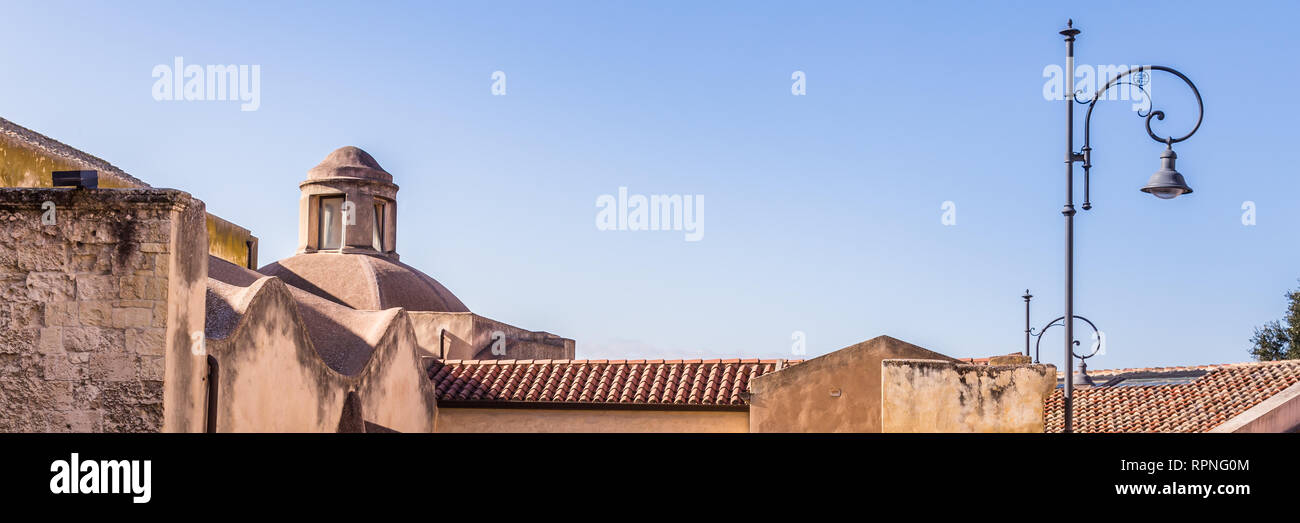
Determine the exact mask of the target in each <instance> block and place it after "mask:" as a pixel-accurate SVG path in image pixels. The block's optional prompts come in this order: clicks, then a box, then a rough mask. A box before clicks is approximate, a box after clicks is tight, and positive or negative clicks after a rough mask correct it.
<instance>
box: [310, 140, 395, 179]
mask: <svg viewBox="0 0 1300 523" xmlns="http://www.w3.org/2000/svg"><path fill="white" fill-rule="evenodd" d="M329 178H359V179H363V180H378V181H382V182H388V183H393V175H391V174H388V171H385V170H384V168H383V167H380V166H379V162H377V161H375V157H373V156H370V153H367V152H365V151H363V150H361V149H360V148H357V147H353V146H351V145H349V146H347V147H340V148H338V149H335V150H334V152H332V153H330V154H329V156H326V157H325V159H324V160H322V161H321V162H320V164H319V165H317V166H315V167H312V168H311V169H310V170H308V171H307V180H308V181H311V180H326V179H329Z"/></svg>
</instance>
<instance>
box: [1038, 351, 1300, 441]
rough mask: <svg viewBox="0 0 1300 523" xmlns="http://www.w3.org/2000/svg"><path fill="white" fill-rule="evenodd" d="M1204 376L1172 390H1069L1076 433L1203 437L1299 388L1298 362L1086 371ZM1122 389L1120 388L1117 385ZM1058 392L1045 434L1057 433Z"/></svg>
mask: <svg viewBox="0 0 1300 523" xmlns="http://www.w3.org/2000/svg"><path fill="white" fill-rule="evenodd" d="M1197 370H1200V371H1207V373H1206V374H1205V375H1204V376H1201V377H1199V378H1196V379H1195V380H1193V381H1191V382H1188V383H1181V384H1175V385H1140V386H1129V387H1124V386H1101V387H1084V388H1076V389H1075V390H1074V394H1075V397H1074V430H1075V431H1076V432H1207V431H1209V430H1210V429H1213V428H1214V427H1217V426H1219V425H1221V424H1223V423H1224V422H1226V421H1228V420H1230V419H1232V418H1233V417H1235V416H1237V415H1239V414H1241V413H1243V412H1245V411H1246V410H1248V409H1250V408H1251V407H1254V406H1255V405H1258V404H1259V403H1260V402H1262V401H1264V400H1265V399H1268V398H1270V397H1272V396H1273V395H1275V394H1277V393H1279V392H1281V391H1282V390H1283V389H1286V388H1287V387H1290V386H1291V385H1294V384H1295V383H1296V382H1300V361H1298V360H1289V361H1273V362H1257V363H1234V364H1229V365H1202V366H1197V367H1160V368H1150V369H1122V370H1113V371H1106V370H1099V371H1091V370H1090V371H1088V375H1089V376H1092V377H1093V379H1094V380H1096V381H1097V382H1098V383H1102V381H1101V380H1097V378H1098V377H1099V376H1101V377H1104V376H1108V375H1118V374H1124V373H1141V374H1150V373H1154V374H1160V373H1177V372H1187V371H1197ZM1121 383H1122V382H1121ZM1061 394H1062V391H1061V390H1060V389H1057V390H1056V391H1055V392H1053V393H1052V395H1051V397H1049V398H1048V399H1047V402H1046V405H1045V407H1046V415H1047V420H1046V422H1047V430H1046V431H1047V432H1060V431H1061V427H1062V425H1063V420H1062V412H1061V411H1062V402H1061Z"/></svg>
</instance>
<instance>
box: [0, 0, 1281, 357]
mask: <svg viewBox="0 0 1300 523" xmlns="http://www.w3.org/2000/svg"><path fill="white" fill-rule="evenodd" d="M266 4H269V5H263V3H261V2H250V3H240V2H222V3H219V4H194V5H191V4H188V3H184V4H183V3H178V2H157V3H146V2H132V3H130V4H129V5H117V4H110V3H64V2H24V3H16V4H13V5H9V6H7V8H6V10H5V16H4V17H2V18H0V35H3V36H4V40H5V41H6V42H8V44H7V45H5V46H4V50H3V51H0V75H2V76H0V78H2V79H3V81H0V116H3V117H5V118H8V119H10V120H12V121H14V122H16V123H18V124H20V125H24V126H27V127H29V128H32V129H35V130H37V131H39V132H42V133H45V134H47V135H49V136H52V137H54V138H56V139H58V140H60V141H63V142H65V143H68V144H70V145H72V146H74V147H77V148H80V149H83V150H85V151H88V152H90V153H92V154H95V155H97V156H100V157H102V158H104V159H106V160H108V161H110V162H112V163H114V164H115V165H117V166H119V167H121V168H123V169H124V170H126V171H127V172H130V173H132V174H134V175H135V176H137V177H139V178H142V179H144V180H146V181H147V182H149V183H151V184H153V185H155V186H159V187H174V188H178V189H183V190H186V191H189V192H190V193H192V194H194V195H196V196H198V197H199V198H201V199H203V200H204V201H205V202H206V203H207V205H208V209H209V210H210V211H211V212H214V213H216V214H218V215H220V216H222V217H224V218H227V219H230V220H232V221H234V222H237V223H240V224H242V225H244V226H247V227H250V228H251V229H253V230H254V233H255V234H256V235H258V236H259V237H260V239H261V258H262V259H261V262H262V263H263V264H265V263H269V262H271V261H274V260H276V259H279V258H283V257H287V256H289V255H291V254H292V253H293V248H294V245H295V240H296V234H297V233H296V223H297V212H298V207H297V196H298V188H297V184H298V182H300V181H301V180H302V179H303V178H304V177H305V173H306V170H307V169H309V168H311V167H312V166H313V165H315V164H316V163H317V162H319V161H320V160H321V159H322V158H324V156H325V155H326V154H327V153H329V152H330V151H331V150H333V149H335V148H337V147H340V146H343V145H356V146H359V147H361V148H363V149H365V150H367V151H368V152H370V153H371V154H372V155H374V156H375V157H376V158H377V159H378V160H379V162H380V163H381V164H382V165H383V166H384V167H385V168H386V169H387V170H388V171H390V172H392V173H393V174H394V176H395V177H396V181H397V183H398V184H399V185H400V186H401V191H400V193H399V195H398V203H399V209H400V214H399V226H398V232H399V238H398V245H397V247H398V251H399V252H400V253H401V255H402V260H403V261H405V262H407V263H410V264H412V265H414V266H416V267H419V268H421V269H422V270H424V271H426V272H428V273H429V274H430V275H432V276H434V277H435V278H437V279H438V280H440V281H441V282H442V283H443V284H445V285H447V286H448V287H449V288H450V289H452V291H453V292H455V293H456V294H457V295H458V296H459V297H460V298H461V299H462V300H463V301H464V302H465V303H466V304H467V305H468V306H469V307H470V308H471V309H472V310H474V311H475V312H478V313H480V314H484V315H486V316H489V317H492V318H496V319H500V320H503V321H506V322H510V323H513V324H516V325H519V326H521V327H525V328H530V329H544V330H548V331H551V332H555V333H558V334H561V335H564V336H567V337H572V338H575V339H576V340H577V342H578V355H579V357H636V358H639V357H737V356H741V357H791V354H790V352H791V344H792V341H791V336H792V333H793V332H795V331H801V332H803V333H805V335H806V340H807V342H806V343H807V352H808V353H807V356H809V357H811V356H815V355H818V354H822V353H826V352H829V351H833V350H835V349H838V348H841V347H844V346H847V345H850V344H852V343H856V342H858V341H862V340H865V339H868V338H871V337H874V336H877V335H880V334H889V335H891V336H894V337H897V338H900V339H903V340H907V341H910V342H913V343H916V344H919V345H921V346H924V347H927V348H930V349H933V350H937V351H939V352H943V353H946V354H950V355H953V356H960V357H968V356H976V357H979V356H988V355H992V354H1005V353H1008V352H1013V351H1017V350H1020V348H1021V347H1022V343H1023V301H1022V300H1021V299H1020V295H1021V294H1022V293H1023V291H1024V290H1025V288H1026V287H1028V288H1030V289H1031V290H1032V292H1033V294H1034V295H1035V296H1036V298H1035V301H1034V309H1033V314H1034V318H1035V321H1034V323H1035V324H1041V323H1043V322H1045V321H1046V320H1048V319H1050V318H1052V317H1055V316H1058V315H1060V314H1061V313H1062V310H1063V305H1062V299H1063V292H1062V286H1063V254H1062V246H1063V242H1064V240H1063V224H1062V222H1063V220H1062V217H1061V215H1060V209H1061V206H1062V204H1063V203H1064V185H1065V181H1064V173H1063V166H1062V157H1063V155H1064V151H1063V149H1064V136H1063V134H1064V114H1063V113H1064V109H1063V102H1057V101H1048V100H1045V99H1044V98H1043V95H1042V89H1043V83H1044V81H1045V79H1044V78H1043V76H1042V73H1043V68H1044V67H1045V66H1047V65H1049V64H1054V63H1055V64H1061V63H1062V62H1063V56H1064V44H1063V43H1062V42H1061V38H1060V36H1059V35H1057V34H1056V33H1057V31H1059V30H1060V29H1062V28H1063V27H1064V24H1065V20H1066V18H1068V17H1073V18H1074V20H1075V25H1076V26H1077V27H1079V28H1081V29H1082V30H1083V31H1084V32H1083V34H1082V35H1081V36H1080V38H1079V41H1078V64H1080V65H1084V64H1089V65H1114V64H1128V65H1134V64H1142V63H1155V64H1162V65H1168V66H1171V67H1174V68H1176V69H1179V70H1181V71H1183V72H1184V73H1186V74H1188V75H1189V76H1190V77H1191V78H1192V79H1193V81H1195V82H1196V84H1197V86H1198V87H1199V88H1200V91H1201V94H1202V96H1203V97H1204V98H1205V103H1206V116H1205V123H1204V125H1203V126H1202V128H1201V130H1200V131H1199V132H1198V133H1197V134H1196V135H1195V136H1194V137H1192V138H1191V139H1190V140H1188V141H1187V142H1184V143H1182V144H1178V145H1177V146H1175V150H1176V151H1177V152H1178V154H1179V165H1178V167H1179V170H1180V171H1181V172H1182V173H1183V174H1184V175H1186V176H1187V179H1188V183H1189V184H1190V185H1191V186H1192V187H1193V188H1194V189H1195V191H1196V192H1195V193H1194V194H1193V195H1190V196H1188V197H1183V198H1178V199H1175V200H1172V201H1159V200H1156V199H1154V198H1152V197H1150V196H1148V195H1146V194H1142V193H1140V192H1138V191H1137V189H1138V188H1139V187H1141V186H1142V185H1143V184H1145V182H1146V179H1147V177H1148V176H1150V174H1151V173H1152V172H1154V171H1155V170H1156V169H1157V168H1158V167H1159V161H1158V157H1159V153H1160V151H1161V149H1162V146H1161V145H1159V144H1157V143H1155V142H1153V141H1151V140H1150V139H1149V138H1148V137H1147V136H1146V133H1145V131H1144V130H1143V127H1142V120H1141V119H1140V118H1138V117H1136V116H1135V115H1134V114H1133V113H1132V111H1131V110H1130V109H1129V103H1128V102H1124V101H1116V102H1111V103H1110V104H1108V105H1107V104H1105V103H1104V102H1103V105H1102V106H1100V107H1099V108H1098V109H1097V113H1096V115H1095V116H1094V122H1093V135H1094V136H1093V146H1094V149H1095V150H1094V161H1093V164H1094V166H1095V167H1094V169H1093V181H1094V184H1093V187H1092V195H1093V203H1094V205H1095V208H1094V209H1093V210H1092V211H1089V212H1081V213H1080V215H1079V217H1078V219H1077V230H1076V241H1077V244H1076V245H1077V246H1076V249H1077V262H1076V265H1077V270H1076V283H1077V290H1076V309H1077V313H1079V314H1082V315H1085V316H1088V317H1089V318H1091V319H1092V320H1094V321H1095V322H1096V323H1097V324H1098V325H1099V326H1100V327H1101V328H1102V330H1103V331H1105V333H1106V336H1107V342H1108V346H1107V352H1106V354H1105V355H1103V356H1098V357H1097V358H1096V359H1094V360H1092V361H1093V363H1091V364H1090V366H1091V367H1093V368H1101V367H1132V366H1150V365H1177V364H1201V363H1218V362H1231V361H1244V360H1246V359H1247V358H1248V354H1247V349H1248V342H1247V340H1248V338H1249V337H1250V334H1251V331H1252V329H1253V328H1254V326H1256V325H1259V324H1262V323H1264V322H1265V321H1268V320H1272V319H1276V318H1279V317H1280V316H1281V315H1282V312H1283V309H1284V305H1285V300H1284V298H1283V292H1284V291H1285V290H1287V289H1289V288H1293V287H1295V286H1296V285H1297V282H1296V279H1297V278H1300V263H1297V262H1296V261H1295V260H1297V259H1300V257H1298V256H1297V255H1298V254H1300V252H1297V243H1296V242H1295V238H1296V233H1295V230H1296V224H1297V222H1298V221H1300V206H1297V205H1296V202H1297V200H1298V199H1300V196H1297V194H1300V191H1297V189H1300V181H1298V180H1297V177H1296V176H1295V173H1294V172H1292V171H1293V168H1291V167H1290V166H1291V165H1292V164H1293V162H1294V160H1293V158H1291V157H1293V156H1294V152H1293V150H1294V143H1295V141H1296V138H1297V132H1296V131H1295V127H1294V122H1295V121H1297V117H1298V116H1300V107H1298V104H1297V101H1296V98H1295V97H1294V96H1293V92H1292V91H1293V90H1294V87H1295V86H1296V85H1298V84H1300V82H1298V81H1297V80H1300V74H1298V73H1297V70H1296V68H1295V67H1293V66H1292V64H1293V63H1294V54H1295V52H1296V46H1295V43H1294V41H1293V40H1292V39H1291V35H1292V33H1293V29H1294V28H1293V27H1292V25H1293V24H1294V21H1295V20H1296V19H1297V16H1296V14H1297V13H1296V11H1297V8H1296V4H1294V3H1276V4H1268V3H1261V4H1249V5H1242V4H1227V5H1225V4H1221V3H1208V2H1207V3H1203V4H1202V3H1193V2H1169V3H1164V2H1117V3H1107V2H1102V3H1092V4H1087V5H1083V4H1071V5H1070V6H1065V5H1062V6H1060V7H1055V6H1047V5H1043V3H1041V2H1025V3H989V4H981V5H976V3H968V2H916V3H907V4H905V5H904V4H898V5H889V6H885V5H879V4H871V3H865V2H863V3H859V2H846V3H829V2H818V3H814V4H813V5H804V4H803V3H794V2H772V3H750V2H745V3H724V2H709V3H704V4H705V5H701V4H702V3H699V2H656V3H649V2H637V3H614V2H520V3H516V2H492V3H468V2H466V3H447V4H433V5H426V4H425V3H411V4H403V3H385V2H367V3H355V4H353V3H287V2H284V3H282V2H272V3H266ZM176 56H181V57H184V60H185V62H186V63H188V64H246V65H247V64H255V65H259V66H260V69H261V106H260V108H259V109H258V110H257V111H253V112H242V111H240V110H239V106H238V102H167V101H161V102H160V101H155V100H154V99H153V98H152V96H151V88H152V85H153V82H154V79H153V78H152V77H151V70H152V69H153V67H154V66H155V65H158V64H170V63H171V62H172V60H173V58H174V57H176ZM498 70H499V71H503V72H505V73H506V74H507V95H506V96H493V95H492V93H491V85H492V79H491V75H492V73H493V72H494V71H498ZM794 71H804V72H805V74H806V78H807V80H806V93H807V94H806V95H804V96H794V95H792V94H791V83H792V81H791V74H792V73H793V72H794ZM1152 89H1153V91H1154V92H1155V98H1156V108H1158V109H1164V110H1165V111H1166V112H1167V113H1168V115H1169V118H1168V119H1166V120H1165V121H1164V122H1161V123H1159V124H1157V126H1156V129H1157V131H1165V132H1166V133H1167V132H1177V133H1179V134H1182V133H1183V132H1184V129H1186V128H1187V126H1188V125H1190V124H1191V122H1192V119H1193V118H1194V114H1193V113H1194V106H1193V105H1192V104H1191V102H1190V100H1191V99H1190V97H1189V96H1188V94H1187V93H1186V91H1184V90H1183V88H1182V87H1181V86H1180V85H1178V84H1176V83H1174V80H1173V79H1172V77H1169V76H1163V75H1162V76H1156V77H1155V78H1154V79H1153V84H1152ZM1080 116H1081V113H1080ZM1080 132H1081V131H1080ZM619 187H628V190H629V192H631V193H636V194H647V195H648V194H682V195H686V194H690V195H697V194H702V195H705V197H706V202H707V203H706V206H705V211H704V214H705V236H704V238H703V239H702V241H698V242H686V241H684V240H683V236H682V234H681V233H680V232H659V231H635V232H633V231H600V230H597V229H596V227H595V216H596V211H597V209H596V207H595V201H596V198H597V197H598V196H600V195H602V194H616V193H617V191H618V188H619ZM1076 190H1077V191H1078V192H1079V194H1080V195H1081V192H1082V185H1081V182H1080V185H1079V186H1078V188H1077V189H1076ZM945 201H951V202H953V203H954V204H955V205H956V209H957V214H956V218H957V221H956V224H955V225H952V226H944V225H943V224H942V223H941V215H942V212H943V211H942V210H941V208H940V207H941V205H942V204H943V202H945ZM1245 201H1253V202H1255V205H1256V209H1257V221H1256V225H1254V226H1243V225H1242V223H1241V215H1242V209H1241V207H1242V203H1243V202H1245ZM1077 203H1079V202H1076V204H1077ZM1058 331H1059V329H1058ZM1050 336H1051V334H1049V337H1048V338H1046V339H1045V341H1044V343H1043V344H1044V347H1045V348H1046V347H1050V348H1051V350H1050V351H1045V353H1044V356H1045V358H1044V361H1046V362H1050V363H1057V364H1059V363H1060V355H1059V352H1060V349H1059V347H1060V343H1061V342H1060V338H1059V332H1058V333H1057V336H1058V337H1056V338H1051V337H1050Z"/></svg>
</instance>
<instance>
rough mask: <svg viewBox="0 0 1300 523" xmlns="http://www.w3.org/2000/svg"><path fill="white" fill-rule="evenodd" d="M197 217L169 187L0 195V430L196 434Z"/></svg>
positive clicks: (198, 207) (200, 230)
mask: <svg viewBox="0 0 1300 523" xmlns="http://www.w3.org/2000/svg"><path fill="white" fill-rule="evenodd" d="M204 216H205V213H204V206H203V202H201V201H198V200H195V199H193V198H191V197H190V196H189V195H188V194H186V193H183V192H180V191H175V190H166V189H96V190H70V189H0V431H25V432H142V431H161V430H165V429H168V430H202V410H201V409H202V404H203V396H202V392H203V390H204V388H203V383H202V379H203V375H204V374H203V373H204V370H205V369H204V368H205V356H204V355H203V352H202V339H203V337H202V332H203V292H204V291H203V285H204V281H205V280H206V278H207V265H206V260H207V256H206V253H207V238H206V229H205V224H204ZM195 331H197V332H198V333H199V336H198V338H197V340H198V344H197V346H196V344H195V343H194V342H193V341H192V339H193V336H192V333H193V332H195Z"/></svg>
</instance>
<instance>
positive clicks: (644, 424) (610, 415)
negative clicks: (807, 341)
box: [436, 407, 749, 432]
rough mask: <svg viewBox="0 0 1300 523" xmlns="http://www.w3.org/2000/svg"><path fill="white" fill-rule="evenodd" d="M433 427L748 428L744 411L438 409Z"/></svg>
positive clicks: (526, 429) (500, 429)
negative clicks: (435, 423)
mask: <svg viewBox="0 0 1300 523" xmlns="http://www.w3.org/2000/svg"><path fill="white" fill-rule="evenodd" d="M436 431H437V432H748V431H749V415H748V413H746V412H744V411H729V410H728V411H722V410H718V411H704V410H694V411H687V410H597V409H543V408H461V407H455V408H452V407H441V408H439V409H438V424H437V427H436Z"/></svg>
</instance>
